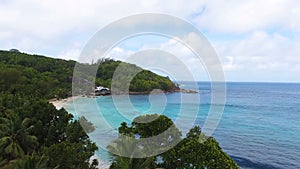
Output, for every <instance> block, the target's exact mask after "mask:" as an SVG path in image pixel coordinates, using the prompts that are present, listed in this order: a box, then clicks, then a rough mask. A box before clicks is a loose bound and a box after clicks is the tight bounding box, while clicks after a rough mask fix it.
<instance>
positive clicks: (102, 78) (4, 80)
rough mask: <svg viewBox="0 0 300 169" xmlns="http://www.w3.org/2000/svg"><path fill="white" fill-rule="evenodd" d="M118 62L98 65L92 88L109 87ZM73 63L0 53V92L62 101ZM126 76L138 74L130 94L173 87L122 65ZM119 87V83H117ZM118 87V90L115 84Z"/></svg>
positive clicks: (162, 79)
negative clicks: (97, 86) (94, 85)
mask: <svg viewBox="0 0 300 169" xmlns="http://www.w3.org/2000/svg"><path fill="white" fill-rule="evenodd" d="M121 63H122V62H120V61H114V60H110V59H106V60H104V61H102V62H101V64H100V65H99V68H98V71H97V74H96V85H102V86H105V87H109V88H110V86H111V79H112V77H113V75H114V72H115V70H116V68H117V67H118V66H119V65H120V64H121ZM75 64H76V62H75V61H71V60H70V61H66V60H62V59H53V58H49V57H45V56H38V55H29V54H25V53H20V52H16V51H13V52H11V51H0V69H1V71H0V89H1V91H2V92H4V91H5V92H9V93H18V94H23V95H32V96H37V97H43V98H47V99H50V98H54V97H59V98H64V97H67V96H68V95H70V94H71V84H72V76H73V69H74V66H75ZM122 66H125V70H126V71H125V72H124V74H122V77H119V78H120V79H126V78H127V76H128V75H127V73H128V72H130V71H134V70H136V69H138V70H139V72H140V73H138V74H137V76H135V77H134V79H133V80H132V81H131V82H130V88H129V90H130V91H132V92H147V91H151V90H153V89H161V90H164V91H172V90H174V88H176V87H175V85H174V83H173V82H172V81H171V80H169V79H168V78H166V77H162V76H159V75H156V74H154V73H152V72H150V71H146V70H142V69H141V68H139V67H137V66H135V65H132V64H128V63H122ZM118 82H119V83H120V82H122V81H118ZM118 86H122V84H119V85H118Z"/></svg>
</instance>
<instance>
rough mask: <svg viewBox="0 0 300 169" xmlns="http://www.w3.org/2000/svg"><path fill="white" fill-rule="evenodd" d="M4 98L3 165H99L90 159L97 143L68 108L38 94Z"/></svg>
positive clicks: (0, 127) (0, 115) (0, 117)
mask: <svg viewBox="0 0 300 169" xmlns="http://www.w3.org/2000/svg"><path fill="white" fill-rule="evenodd" d="M0 98H1V99H0V108H1V112H0V168H6V167H11V168H30V167H33V168H55V167H56V168H59V169H60V168H61V169H68V168H78V167H79V168H95V165H96V163H94V164H93V165H90V164H89V162H88V161H89V158H90V157H91V156H92V155H93V154H94V152H95V151H96V150H97V147H96V145H95V144H94V143H92V142H91V141H90V139H89V138H88V136H87V134H86V133H85V132H84V130H83V129H82V127H81V125H80V124H79V121H77V120H74V119H73V116H72V115H70V114H68V113H67V112H66V111H65V110H64V109H61V110H56V109H55V107H54V106H53V105H52V104H49V103H48V101H47V100H43V99H39V98H35V97H21V96H19V95H13V94H4V93H3V94H0ZM86 123H87V124H89V122H86ZM37 153H39V154H37Z"/></svg>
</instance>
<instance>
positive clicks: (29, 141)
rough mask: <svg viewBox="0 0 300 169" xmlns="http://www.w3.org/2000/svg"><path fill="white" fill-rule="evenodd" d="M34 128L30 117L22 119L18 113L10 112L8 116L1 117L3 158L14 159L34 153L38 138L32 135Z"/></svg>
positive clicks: (0, 140)
mask: <svg viewBox="0 0 300 169" xmlns="http://www.w3.org/2000/svg"><path fill="white" fill-rule="evenodd" d="M32 128H33V125H30V119H29V118H25V119H23V120H21V119H20V118H19V117H18V116H17V115H15V114H10V116H8V117H7V118H5V117H0V153H1V155H2V157H3V158H5V159H7V160H12V159H16V158H20V157H22V156H24V155H25V154H29V153H32V152H33V150H34V149H35V147H36V146H37V138H36V137H35V136H33V135H30V134H29V132H30V130H31V129H32Z"/></svg>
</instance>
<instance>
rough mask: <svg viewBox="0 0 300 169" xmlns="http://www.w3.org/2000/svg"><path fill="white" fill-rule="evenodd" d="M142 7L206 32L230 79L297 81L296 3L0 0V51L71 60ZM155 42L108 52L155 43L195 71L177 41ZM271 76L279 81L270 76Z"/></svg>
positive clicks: (299, 23) (299, 17)
mask: <svg viewBox="0 0 300 169" xmlns="http://www.w3.org/2000/svg"><path fill="white" fill-rule="evenodd" d="M145 12H153V13H165V14H171V15H175V16H177V17H180V18H185V19H187V20H188V21H189V22H191V23H193V24H194V25H195V26H197V28H198V29H199V30H201V31H204V32H206V36H207V37H208V38H209V39H210V37H213V38H211V39H213V41H212V44H213V45H214V46H215V49H216V51H217V52H218V54H219V56H220V60H221V62H222V65H223V68H224V70H225V71H226V75H227V77H228V78H229V79H234V80H247V78H248V76H244V75H249V79H250V75H251V74H252V75H253V79H254V80H255V75H257V79H263V78H265V77H268V75H269V77H271V76H272V75H273V78H274V79H273V80H274V81H276V80H287V81H288V80H289V79H291V80H293V81H300V79H299V78H298V77H300V76H299V72H300V66H299V65H300V63H299V62H300V48H299V46H300V36H299V33H300V1H297V0H265V1H261V0H252V1H236V0H218V1H209V0H204V1H199V0H192V1H188V2H187V1H183V0H178V1H171V0H167V1H159V0H151V1H136V0H130V1H118V0H110V1H108V0H107V1H98V0H87V1H76V2H75V1H71V0H52V1H40V0H11V1H1V4H0V48H1V49H10V48H18V49H19V50H21V51H23V52H29V53H37V54H39V53H43V54H46V55H50V56H54V57H60V58H65V59H77V58H78V56H79V54H80V52H81V49H82V48H83V47H84V45H85V43H86V42H87V41H88V39H89V38H90V37H91V36H92V35H93V34H94V33H95V32H96V31H98V30H99V29H100V28H102V27H103V26H105V25H107V24H109V23H111V22H112V21H115V20H116V19H120V18H122V17H124V16H129V15H132V14H138V13H145ZM149 22H150V21H149ZM153 22H155V21H153ZM220 37H221V38H220ZM187 38H191V37H187ZM191 40H192V38H191ZM74 42H76V44H74ZM154 43H155V41H151V42H148V43H147V41H145V42H144V44H143V45H142V47H139V48H137V49H131V48H130V47H129V48H126V46H119V48H115V49H114V50H113V51H111V53H110V55H111V57H114V58H116V57H124V55H131V54H133V53H134V52H136V51H138V50H141V49H149V48H159V49H162V50H166V51H173V52H174V53H175V54H176V55H177V56H180V58H182V59H184V60H185V61H186V62H187V63H189V64H190V67H191V69H192V70H196V69H198V68H197V66H199V64H198V62H197V61H195V58H193V56H192V54H191V53H189V49H187V48H185V47H184V46H183V45H182V44H179V43H177V42H176V41H173V40H170V41H167V42H166V41H165V42H159V41H156V43H157V44H156V45H155V44H154ZM127 47H128V46H127ZM280 72H281V73H280ZM275 73H276V74H279V75H282V76H281V77H283V76H285V78H284V79H275V78H278V76H274V74H275ZM270 80H272V79H270Z"/></svg>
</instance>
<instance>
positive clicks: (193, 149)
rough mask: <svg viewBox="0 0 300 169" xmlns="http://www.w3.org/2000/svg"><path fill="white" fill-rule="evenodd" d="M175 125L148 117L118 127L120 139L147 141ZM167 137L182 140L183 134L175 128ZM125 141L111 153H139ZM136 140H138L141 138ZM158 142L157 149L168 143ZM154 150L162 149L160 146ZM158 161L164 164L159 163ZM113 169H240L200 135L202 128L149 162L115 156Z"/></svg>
mask: <svg viewBox="0 0 300 169" xmlns="http://www.w3.org/2000/svg"><path fill="white" fill-rule="evenodd" d="M138 121H140V122H142V121H144V122H145V121H149V123H139V122H138ZM173 125H174V124H173V122H172V121H171V119H169V118H168V117H166V116H163V115H160V116H158V115H146V116H140V117H137V118H136V119H135V120H134V122H133V123H132V124H131V126H127V124H126V123H122V124H121V126H120V127H119V133H120V134H121V136H122V135H126V136H130V137H135V136H136V135H137V134H138V135H139V136H140V138H147V137H151V136H156V135H158V134H160V133H162V132H163V131H166V130H167V129H168V128H172V127H171V126H173ZM168 134H170V135H171V136H172V137H173V140H176V139H180V138H179V137H180V136H181V133H180V132H179V130H178V129H177V128H176V127H175V126H174V128H173V129H172V132H170V133H168ZM122 139H124V137H119V139H118V140H115V141H114V142H113V143H114V144H116V145H115V146H109V147H108V148H109V149H110V150H112V148H117V149H118V150H119V151H128V152H130V151H131V152H132V153H136V152H134V150H136V149H135V148H134V146H136V145H130V144H128V143H129V142H126V141H124V140H122ZM135 139H136V140H139V138H135ZM156 141H157V143H158V145H161V143H162V142H163V141H165V140H164V139H159V140H156ZM131 142H132V141H131ZM124 143H126V144H124ZM165 143H166V142H165ZM164 145H165V144H164ZM131 146H132V147H131ZM145 147H146V146H145ZM155 148H160V147H159V146H158V147H155ZM144 149H145V148H144ZM140 151H144V150H140ZM113 152H114V151H113ZM158 158H159V159H161V160H160V161H157V159H158ZM141 166H142V167H141ZM110 168H111V169H117V168H126V169H134V168H149V169H152V168H165V169H169V168H172V169H235V168H238V166H237V164H236V163H235V162H234V161H233V160H232V159H231V158H230V157H229V156H228V155H227V154H226V153H225V152H224V151H222V149H221V147H220V146H219V144H218V142H217V141H216V140H215V139H214V138H212V137H206V136H205V135H204V134H203V133H201V130H200V127H198V126H195V127H194V128H192V129H191V130H190V131H189V133H188V134H187V135H186V137H185V138H183V139H182V140H181V142H179V144H177V145H176V146H174V147H173V148H171V149H169V150H168V151H166V152H164V153H162V154H160V155H156V156H152V157H146V158H130V157H122V156H116V158H115V160H114V162H113V163H112V165H111V167H110Z"/></svg>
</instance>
